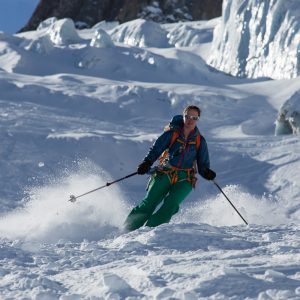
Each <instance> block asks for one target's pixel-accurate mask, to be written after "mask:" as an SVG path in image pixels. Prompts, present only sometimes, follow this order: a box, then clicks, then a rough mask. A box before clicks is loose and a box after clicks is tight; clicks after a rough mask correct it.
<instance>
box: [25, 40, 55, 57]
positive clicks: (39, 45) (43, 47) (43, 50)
mask: <svg viewBox="0 0 300 300" xmlns="http://www.w3.org/2000/svg"><path fill="white" fill-rule="evenodd" d="M23 46H24V49H26V50H28V51H33V52H36V53H38V54H49V53H50V52H51V51H52V50H53V48H54V47H53V43H52V42H51V41H50V39H49V37H48V36H41V37H40V38H38V39H34V40H29V42H28V41H26V42H25V43H24V44H23Z"/></svg>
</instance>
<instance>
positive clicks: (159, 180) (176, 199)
mask: <svg viewBox="0 0 300 300" xmlns="http://www.w3.org/2000/svg"><path fill="white" fill-rule="evenodd" d="M200 114H201V110H200V108H199V107H197V106H194V105H190V106H187V107H186V108H185V109H184V110H183V115H177V116H175V117H173V119H172V121H171V122H170V124H169V126H168V127H167V128H165V131H164V133H163V134H162V135H161V136H159V137H158V139H157V140H156V141H155V143H154V144H153V146H152V147H151V148H150V150H149V152H148V154H147V155H146V157H145V158H144V161H143V162H142V163H141V164H140V165H139V166H138V168H137V173H138V174H140V175H143V174H146V173H148V172H149V171H150V168H151V166H152V164H153V163H154V162H155V161H156V160H157V159H158V158H160V163H159V165H158V166H157V167H156V168H155V172H154V173H153V174H152V176H151V178H150V181H149V183H148V187H147V193H146V196H145V197H144V199H143V201H142V202H141V203H140V204H139V205H138V206H136V207H135V208H133V209H132V211H131V212H130V214H129V215H128V217H127V218H126V220H125V224H124V225H125V229H126V230H127V231H133V230H136V229H138V228H140V227H141V226H143V225H144V224H145V223H146V224H145V225H146V226H149V227H155V226H158V225H160V224H163V223H168V222H169V221H170V220H171V217H172V216H173V215H174V214H176V213H177V212H178V211H179V205H180V203H181V202H182V201H183V200H184V199H185V198H186V197H187V195H188V194H189V193H190V192H191V191H192V188H193V187H195V184H196V180H197V178H196V172H197V170H196V169H198V172H199V174H200V175H201V176H202V177H203V178H205V179H207V180H213V179H214V178H215V177H216V173H215V172H214V171H212V170H211V169H210V162H209V154H208V149H207V144H206V141H205V139H204V137H203V136H202V135H200V132H199V130H198V128H197V127H196V124H197V121H198V120H199V118H200ZM160 203H162V205H161V207H160V208H159V209H158V210H157V211H156V212H155V210H156V208H157V207H158V206H159V204H160Z"/></svg>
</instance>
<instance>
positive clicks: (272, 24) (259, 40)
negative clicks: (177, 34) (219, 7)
mask: <svg viewBox="0 0 300 300" xmlns="http://www.w3.org/2000/svg"><path fill="white" fill-rule="evenodd" d="M299 16H300V6H299V1H298V0H289V1H286V0H263V1H261V0H247V1H244V0H224V1H223V13H222V19H221V22H220V24H219V25H218V26H217V27H216V29H215V34H214V41H213V46H212V52H211V57H210V59H209V62H210V64H211V65H212V66H213V67H215V68H217V69H220V70H222V71H224V72H226V73H230V74H232V75H234V76H242V77H243V76H247V77H251V78H257V77H270V78H274V79H283V78H295V77H297V76H299V72H300V67H299V43H300V23H299Z"/></svg>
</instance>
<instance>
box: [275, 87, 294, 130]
mask: <svg viewBox="0 0 300 300" xmlns="http://www.w3.org/2000/svg"><path fill="white" fill-rule="evenodd" d="M275 125H276V127H275V135H282V134H291V133H293V134H298V133H300V91H298V92H296V93H295V94H294V95H293V96H292V97H291V98H290V99H288V100H287V101H286V102H285V103H284V104H283V105H282V106H281V108H280V111H279V114H278V117H277V120H276V122H275Z"/></svg>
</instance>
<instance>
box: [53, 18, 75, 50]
mask: <svg viewBox="0 0 300 300" xmlns="http://www.w3.org/2000/svg"><path fill="white" fill-rule="evenodd" d="M47 34H48V36H49V38H50V40H51V41H52V42H53V44H55V45H66V44H70V43H78V42H80V41H81V39H80V37H79V35H78V33H77V31H76V28H75V25H74V22H73V21H72V20H71V19H62V20H58V21H56V22H54V23H53V24H52V25H51V26H50V27H49V28H48V32H47Z"/></svg>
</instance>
